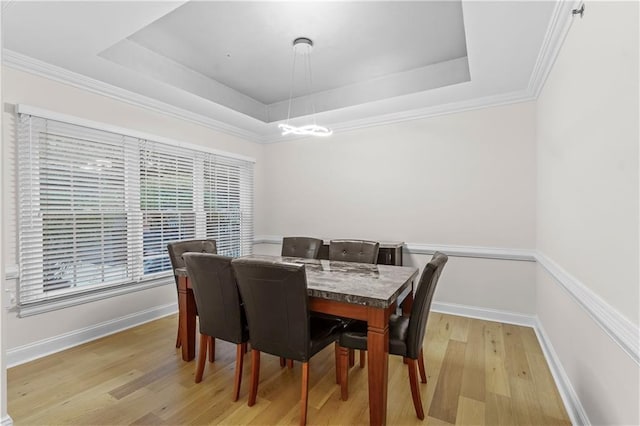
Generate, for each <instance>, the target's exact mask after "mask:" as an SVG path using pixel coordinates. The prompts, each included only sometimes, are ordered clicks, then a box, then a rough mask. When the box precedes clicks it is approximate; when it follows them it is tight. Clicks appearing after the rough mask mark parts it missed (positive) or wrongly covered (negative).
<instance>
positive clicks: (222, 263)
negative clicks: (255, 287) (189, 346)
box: [182, 252, 247, 344]
mask: <svg viewBox="0 0 640 426" xmlns="http://www.w3.org/2000/svg"><path fill="white" fill-rule="evenodd" d="M182 257H183V258H184V263H185V266H186V267H187V273H188V274H189V281H190V282H191V288H192V289H193V296H194V298H195V300H196V307H197V308H198V317H199V324H200V333H202V334H206V335H207V336H213V337H217V338H219V339H222V340H226V341H227V342H232V343H236V344H237V343H243V342H244V341H246V340H247V333H246V331H245V329H246V327H245V325H246V319H245V318H244V315H243V312H242V307H241V305H240V294H239V292H238V285H237V284H236V278H235V276H234V274H233V268H232V267H231V258H230V257H226V256H219V255H217V254H209V253H192V252H187V253H184V254H183V255H182Z"/></svg>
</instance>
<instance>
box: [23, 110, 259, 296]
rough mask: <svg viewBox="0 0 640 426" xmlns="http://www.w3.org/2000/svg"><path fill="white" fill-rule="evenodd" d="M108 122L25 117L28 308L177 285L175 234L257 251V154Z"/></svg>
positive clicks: (225, 249)
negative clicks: (159, 137)
mask: <svg viewBox="0 0 640 426" xmlns="http://www.w3.org/2000/svg"><path fill="white" fill-rule="evenodd" d="M25 108H26V109H28V107H23V110H24V109H25ZM43 115H44V114H43ZM68 121H73V120H68ZM99 127H101V126H100V125H98V124H96V123H91V125H87V124H86V123H79V124H74V123H72V122H66V121H65V120H63V119H58V117H56V119H51V118H43V117H39V116H37V115H35V114H27V113H21V114H19V124H18V140H19V167H18V170H19V209H20V211H19V217H20V219H19V238H20V246H19V256H20V282H19V288H18V306H19V307H29V306H33V305H41V304H44V303H49V302H51V301H54V300H55V301H58V300H60V299H65V298H72V297H74V298H75V297H77V296H78V295H80V294H82V295H86V294H89V293H96V292H104V291H106V290H112V289H114V288H125V287H131V286H140V285H141V283H149V282H154V283H156V284H157V283H164V282H169V281H171V282H173V279H172V278H170V277H171V272H170V271H171V263H170V261H169V257H168V254H167V249H166V247H167V243H169V242H171V241H176V240H182V239H192V238H214V239H216V241H217V245H218V252H219V253H220V254H225V255H229V256H240V255H244V254H249V253H251V249H252V243H253V162H252V161H251V160H250V159H244V158H235V157H232V156H230V155H222V154H219V153H213V152H208V151H204V150H200V149H197V148H195V149H194V148H190V147H189V148H187V147H184V146H182V145H183V144H181V145H178V144H170V143H166V142H164V141H160V142H159V141H154V140H152V139H151V138H142V137H136V136H135V135H134V132H133V131H129V132H128V131H123V130H122V129H116V128H113V129H111V128H107V127H106V126H104V127H103V129H104V130H101V129H100V128H99ZM114 129H115V130H114ZM127 133H128V134H127Z"/></svg>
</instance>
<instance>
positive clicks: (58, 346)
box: [3, 303, 178, 425]
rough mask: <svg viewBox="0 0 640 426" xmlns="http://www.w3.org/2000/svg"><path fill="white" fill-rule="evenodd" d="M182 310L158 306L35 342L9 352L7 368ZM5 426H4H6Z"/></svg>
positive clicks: (175, 306) (173, 305)
mask: <svg viewBox="0 0 640 426" xmlns="http://www.w3.org/2000/svg"><path fill="white" fill-rule="evenodd" d="M177 311H178V305H177V303H169V304H167V305H161V306H156V307H153V308H150V309H146V310H144V311H141V312H136V313H134V314H130V315H125V316H123V317H120V318H115V319H113V320H109V321H105V322H102V323H99V324H95V325H92V326H89V327H84V328H81V329H78V330H73V331H71V332H69V333H64V334H60V335H58V336H53V337H49V338H47V339H43V340H40V341H37V342H34V343H29V344H27V345H23V346H18V347H16V348H12V349H9V350H7V354H6V356H7V357H6V360H7V367H13V366H16V365H19V364H24V363H25V362H29V361H32V360H34V359H38V358H41V357H43V356H46V355H50V354H53V353H56V352H60V351H62V350H65V349H68V348H71V347H74V346H78V345H81V344H82V343H86V342H90V341H92V340H96V339H99V338H100V337H104V336H108V335H110V334H114V333H118V332H120V331H122V330H126V329H128V328H131V327H135V326H138V325H140V324H144V323H146V322H149V321H153V320H155V319H158V318H162V317H165V316H167V315H171V314H175V313H176V312H177ZM3 425H4V423H3Z"/></svg>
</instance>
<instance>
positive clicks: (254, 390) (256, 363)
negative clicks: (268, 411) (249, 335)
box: [249, 349, 260, 407]
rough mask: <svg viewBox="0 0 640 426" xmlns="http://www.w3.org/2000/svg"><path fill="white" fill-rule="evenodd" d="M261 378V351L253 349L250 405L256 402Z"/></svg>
mask: <svg viewBox="0 0 640 426" xmlns="http://www.w3.org/2000/svg"><path fill="white" fill-rule="evenodd" d="M259 379H260V351H258V350H256V349H251V386H250V387H249V407H253V405H254V404H255V403H256V396H257V395H258V380H259Z"/></svg>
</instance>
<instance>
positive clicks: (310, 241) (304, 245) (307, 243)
mask: <svg viewBox="0 0 640 426" xmlns="http://www.w3.org/2000/svg"><path fill="white" fill-rule="evenodd" d="M322 244H323V241H322V240H320V239H318V238H310V237H284V238H283V239H282V252H281V254H282V256H287V257H304V258H307V259H317V258H318V255H319V254H320V247H322Z"/></svg>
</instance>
